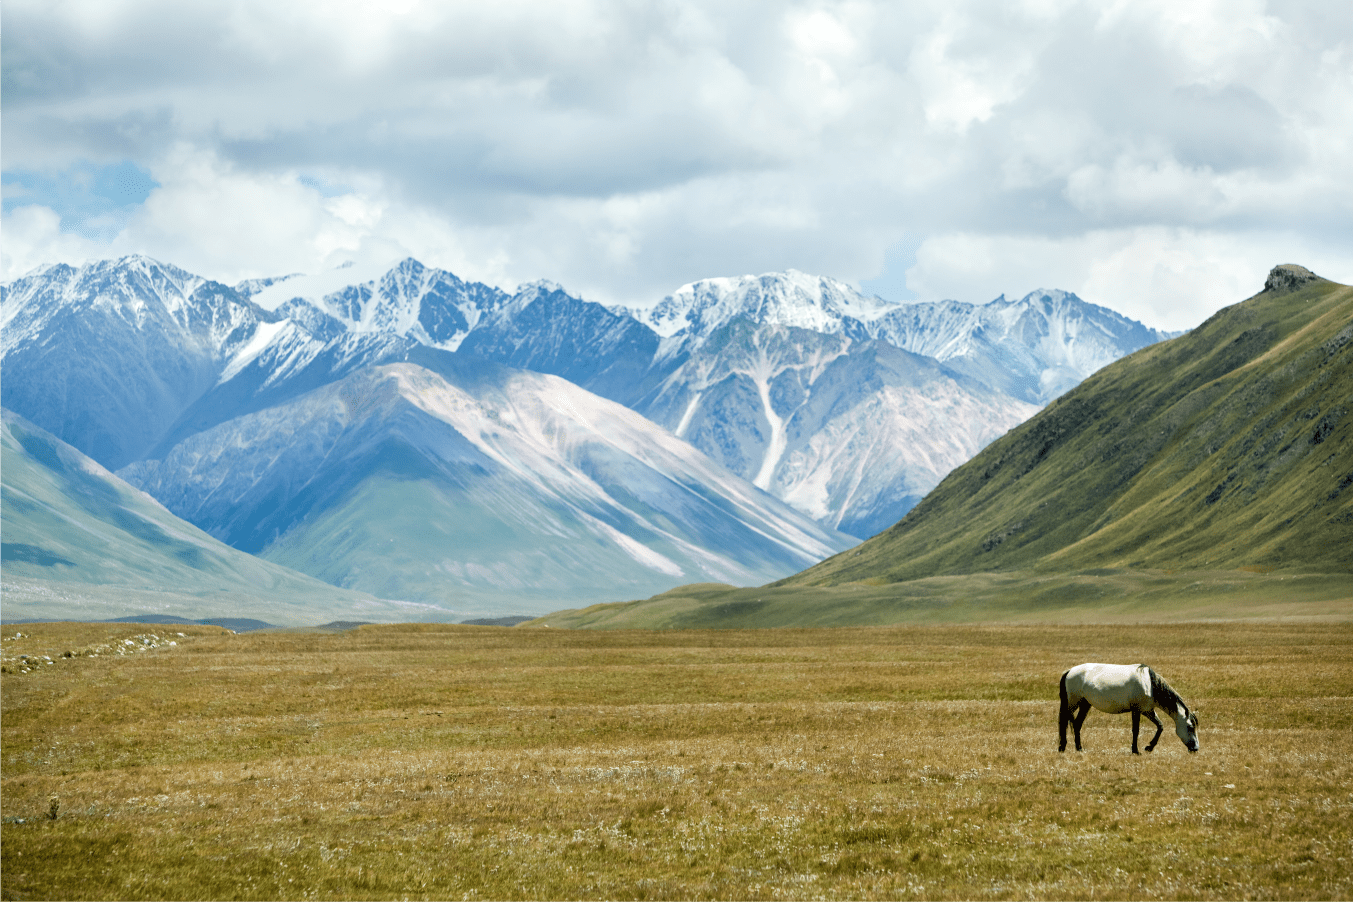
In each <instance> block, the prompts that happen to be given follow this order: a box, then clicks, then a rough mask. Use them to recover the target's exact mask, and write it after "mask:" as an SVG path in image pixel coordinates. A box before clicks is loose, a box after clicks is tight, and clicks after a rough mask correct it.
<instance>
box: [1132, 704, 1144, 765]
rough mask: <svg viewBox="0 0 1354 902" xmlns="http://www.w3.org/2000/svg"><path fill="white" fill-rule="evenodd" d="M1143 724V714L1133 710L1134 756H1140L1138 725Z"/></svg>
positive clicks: (1135, 709)
mask: <svg viewBox="0 0 1354 902" xmlns="http://www.w3.org/2000/svg"><path fill="white" fill-rule="evenodd" d="M1141 723H1142V714H1140V713H1139V712H1138V709H1137V708H1134V709H1133V754H1135V755H1136V754H1138V725H1139V724H1141Z"/></svg>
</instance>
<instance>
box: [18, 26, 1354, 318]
mask: <svg viewBox="0 0 1354 902" xmlns="http://www.w3.org/2000/svg"><path fill="white" fill-rule="evenodd" d="M1351 16H1352V13H1351V4H1350V3H1349V0H1311V2H1291V3H1289V2H1271V3H1266V2H1262V0H1216V2H1209V0H1198V2H1188V3H1182V2H1181V0H1098V2H1064V0H1000V2H966V0H943V2H931V0H912V2H906V3H902V2H884V0H846V2H808V3H796V2H785V0H775V2H739V0H715V2H708V3H706V2H687V0H652V2H638V0H615V2H608V0H595V2H588V0H548V2H525V0H523V2H518V0H495V2H494V3H483V2H445V0H443V2H416V0H380V2H365V0H327V2H324V3H307V2H299V0H289V2H286V3H279V2H277V0H236V2H216V0H194V2H192V3H184V2H182V0H173V2H160V0H5V6H4V19H3V25H4V28H3V32H2V33H0V43H2V45H3V46H2V47H0V65H2V66H3V73H2V75H0V95H2V96H0V170H2V171H3V177H2V180H3V198H4V203H3V220H2V221H0V279H3V280H5V281H9V280H12V279H14V278H17V277H19V276H20V275H22V274H24V273H26V272H28V271H30V270H32V269H33V268H34V267H37V266H39V265H43V264H48V263H55V262H69V263H79V262H83V261H86V260H90V259H98V258H104V257H114V256H120V255H123V254H127V253H144V254H148V255H150V256H152V257H155V258H157V259H160V260H163V261H166V262H170V263H174V264H176V265H178V266H180V267H182V268H184V269H186V270H189V271H190V272H194V273H197V274H200V275H203V276H206V277H209V278H213V279H217V280H219V281H223V282H227V283H234V282H236V281H238V280H240V279H244V278H253V277H260V276H276V275H283V274H288V273H296V272H301V273H322V272H325V271H327V270H331V269H333V268H335V267H338V266H340V265H342V264H344V263H349V262H356V263H360V264H363V265H364V266H365V265H372V264H379V263H380V262H381V261H385V260H392V261H393V260H396V259H399V258H402V257H405V256H414V257H416V258H417V259H419V260H420V261H422V262H423V263H425V264H427V265H430V266H437V267H441V268H444V269H448V270H450V271H452V272H454V273H456V274H457V275H458V276H460V277H462V278H465V279H473V280H476V281H482V282H487V283H490V284H493V285H497V286H499V287H502V288H505V289H508V290H511V289H512V288H514V287H515V286H517V285H518V284H520V283H524V282H529V281H535V280H538V279H549V280H551V281H554V282H557V283H560V284H561V285H563V286H564V287H565V288H566V289H567V290H569V291H570V292H571V293H573V294H575V295H579V296H582V297H584V298H586V299H588V300H595V301H600V302H603V303H620V304H630V305H640V306H642V305H646V304H650V303H654V302H656V301H657V300H659V299H660V298H661V297H663V296H664V295H666V294H669V293H671V292H672V291H674V290H675V289H676V288H677V287H679V286H681V285H683V284H686V283H688V282H692V281H695V280H698V279H702V278H709V277H715V276H737V275H744V274H760V273H764V272H774V271H782V270H787V269H797V270H800V271H802V272H807V273H813V274H816V275H824V276H830V277H832V278H835V279H840V280H842V281H846V282H849V283H852V284H854V285H856V286H858V287H860V288H861V289H862V290H864V291H866V292H867V293H873V294H878V295H880V296H881V297H884V298H887V299H890V300H899V301H907V300H918V301H932V300H940V299H943V298H954V299H958V300H962V301H968V302H973V303H981V302H986V301H989V300H991V299H993V298H995V297H996V296H998V295H1000V294H1003V293H1004V294H1006V295H1008V296H1012V297H1015V296H1021V295H1023V294H1025V293H1026V292H1029V291H1032V290H1034V289H1036V288H1061V289H1064V290H1068V291H1073V292H1075V293H1077V294H1078V295H1080V296H1081V297H1083V298H1084V299H1086V300H1089V301H1093V302H1095V303H1098V304H1103V305H1105V306H1107V307H1111V308H1113V309H1115V310H1118V311H1120V312H1123V313H1125V314H1127V315H1129V316H1132V317H1134V318H1135V319H1139V320H1141V321H1142V322H1144V323H1146V324H1147V325H1150V326H1155V327H1159V328H1166V329H1184V328H1189V327H1191V326H1194V325H1197V324H1198V323H1199V322H1201V321H1202V320H1203V319H1205V318H1206V317H1207V316H1208V315H1210V314H1211V313H1212V312H1214V311H1216V310H1217V309H1219V308H1220V307H1222V306H1225V305H1227V304H1230V303H1235V302H1237V301H1239V300H1242V299H1244V298H1246V297H1248V296H1250V295H1251V294H1253V293H1255V292H1256V291H1258V290H1259V289H1260V287H1261V285H1262V284H1263V281H1264V277H1265V274H1266V273H1267V272H1268V271H1269V269H1270V268H1271V267H1272V266H1274V265H1276V264H1279V263H1290V262H1291V263H1300V264H1302V265H1305V266H1307V267H1308V268H1310V269H1312V270H1313V271H1315V272H1317V273H1318V274H1320V275H1323V276H1326V277H1327V278H1331V279H1335V280H1336V281H1341V282H1345V283H1349V282H1350V281H1351V277H1352V276H1354V251H1352V246H1354V228H1352V226H1351V221H1352V220H1354V204H1352V202H1351V197H1352V196H1354V180H1352V179H1351V172H1352V170H1354V163H1352V162H1351V160H1354V119H1352V118H1351V109H1352V108H1354V92H1352V90H1351V85H1352V82H1354V77H1352V74H1351V73H1352V72H1354V63H1352V62H1351V32H1354V23H1352V21H1351Z"/></svg>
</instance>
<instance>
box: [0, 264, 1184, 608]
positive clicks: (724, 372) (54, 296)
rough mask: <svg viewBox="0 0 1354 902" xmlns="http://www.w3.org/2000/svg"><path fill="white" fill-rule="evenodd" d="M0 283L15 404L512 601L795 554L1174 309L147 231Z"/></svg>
mask: <svg viewBox="0 0 1354 902" xmlns="http://www.w3.org/2000/svg"><path fill="white" fill-rule="evenodd" d="M345 282H346V284H345ZM0 298H2V301H0V361H2V364H3V370H4V379H3V382H2V383H0V392H2V393H3V405H4V407H5V408H7V409H10V410H14V411H16V412H17V413H18V414H20V415H22V416H23V417H26V418H27V419H28V420H30V421H31V422H32V423H33V424H34V425H35V426H36V427H38V428H41V429H45V430H47V431H49V432H51V433H52V434H53V435H54V436H56V437H57V438H59V439H61V440H63V441H66V442H68V443H70V444H71V445H72V446H74V447H75V448H76V449H79V450H80V451H82V452H84V453H86V454H88V455H89V456H90V457H92V458H93V459H94V460H96V461H98V462H99V463H100V464H101V465H103V466H105V467H108V468H110V469H116V470H117V471H118V473H119V475H120V476H121V477H123V478H125V479H127V480H128V481H129V482H131V483H132V484H133V485H135V486H137V487H140V488H142V489H145V490H146V491H148V492H150V493H151V494H152V495H154V496H155V497H156V498H158V499H159V500H160V501H161V502H162V503H164V504H165V505H166V506H167V507H168V508H169V510H170V511H172V512H174V513H175V514H177V515H179V516H181V517H183V518H184V519H186V520H188V521H189V522H191V523H193V524H195V525H197V526H198V527H200V528H202V529H203V530H205V531H206V532H207V533H209V534H211V535H212V536H214V537H216V538H218V539H221V540H222V541H225V542H227V543H228V544H230V545H232V546H233V547H236V548H239V549H243V550H247V551H249V552H251V553H253V554H257V555H260V556H262V557H264V558H266V559H269V560H273V561H275V562H279V563H284V564H286V565H288V566H290V567H294V568H296V569H298V570H300V571H301V572H303V573H307V574H310V575H312V576H315V577H318V578H321V579H324V580H326V581H328V582H331V583H333V584H335V585H340V586H345V587H349V588H353V589H356V590H360V591H364V592H367V593H371V594H374V595H379V596H382V597H390V598H404V599H416V600H422V601H426V602H429V603H435V604H439V605H441V604H447V605H453V606H456V605H465V604H468V603H469V600H470V599H472V598H475V599H481V600H484V599H489V600H491V601H492V602H493V603H492V604H490V605H489V609H488V610H486V609H485V608H484V607H483V606H481V608H480V609H479V611H478V612H488V613H492V612H493V611H502V610H510V609H511V610H535V611H541V610H548V609H552V608H557V607H558V606H559V603H560V602H561V601H564V602H569V601H577V600H579V599H583V598H589V599H605V598H608V597H609V598H618V597H637V596H641V595H643V594H646V593H652V592H654V591H661V590H662V589H663V588H666V587H670V586H673V585H677V584H679V583H682V582H691V581H693V580H719V581H727V582H735V583H741V584H748V583H756V582H764V581H767V580H772V579H776V578H779V577H783V576H786V575H788V574H790V573H793V572H795V571H797V570H800V569H802V568H804V567H806V566H808V565H810V564H812V563H814V562H815V561H817V560H820V559H822V558H823V557H825V556H828V555H830V554H832V553H833V552H836V551H839V550H841V549H843V548H847V547H849V546H851V545H852V544H854V542H855V541H856V539H859V538H864V537H867V536H869V535H872V534H874V533H876V532H878V531H879V530H881V529H884V528H886V527H888V526H890V525H891V524H893V523H894V522H896V521H897V520H898V519H899V518H900V517H901V516H903V515H904V514H906V513H907V511H908V510H909V509H911V507H912V506H913V505H914V504H916V502H917V501H918V500H919V499H920V498H921V497H923V496H924V495H925V494H926V492H927V491H929V490H930V489H931V488H932V487H934V486H935V485H936V484H937V483H938V482H939V481H940V480H941V478H942V477H943V476H944V475H945V474H946V473H947V472H949V471H950V470H951V469H953V467H955V466H957V465H958V464H960V463H962V462H963V461H964V460H967V459H968V458H970V457H972V456H973V454H975V453H977V452H978V451H979V450H980V449H981V448H982V447H984V446H985V445H986V444H987V443H989V442H991V441H992V440H993V439H995V438H997V437H998V436H1000V435H1001V434H1002V433H1004V432H1005V431H1007V430H1008V429H1010V428H1011V427H1013V426H1015V425H1016V424H1018V423H1019V422H1021V421H1023V420H1025V419H1026V418H1028V417H1029V416H1030V415H1031V414H1033V413H1034V412H1035V411H1036V410H1037V409H1038V405H1039V404H1042V403H1044V402H1046V401H1047V400H1048V398H1049V397H1051V396H1052V395H1053V394H1054V393H1056V392H1057V391H1060V390H1061V388H1063V387H1065V385H1066V384H1070V383H1071V382H1074V381H1075V380H1076V379H1079V378H1082V377H1084V376H1085V375H1087V374H1089V372H1091V371H1092V370H1093V369H1094V368H1095V367H1096V366H1098V365H1099V363H1100V361H1102V360H1104V359H1113V357H1114V356H1116V355H1119V356H1121V355H1122V354H1123V353H1127V352H1128V351H1131V350H1133V349H1134V348H1135V347H1138V346H1140V345H1141V344H1144V343H1149V342H1152V341H1157V340H1160V339H1161V338H1163V337H1165V336H1164V335H1162V333H1157V332H1154V331H1152V330H1148V329H1146V328H1145V327H1143V326H1141V325H1140V324H1137V323H1133V322H1132V321H1130V320H1126V319H1124V318H1123V317H1119V316H1118V315H1117V314H1113V313H1112V312H1111V311H1107V310H1104V309H1103V308H1099V307H1095V306H1094V305H1090V304H1087V303H1085V302H1083V301H1080V300H1079V299H1077V298H1075V296H1073V295H1069V294H1065V293H1063V292H1036V293H1034V294H1032V295H1030V296H1028V297H1026V298H1024V299H1022V300H1021V301H1018V302H1007V301H1006V300H1005V299H1004V298H999V299H998V300H997V301H995V302H993V303H992V304H988V305H977V306H974V305H963V304H958V303H957V302H945V303H944V304H940V305H898V304H890V303H887V302H884V301H881V300H880V299H878V298H866V297H864V296H862V295H860V294H859V293H858V292H856V291H854V289H851V288H850V287H849V286H846V285H844V284H842V283H838V282H834V281H832V280H830V279H822V278H815V277H810V276H806V275H804V274H802V273H795V272H790V273H781V274H771V275H766V276H761V277H755V278H754V277H747V278H743V279H725V280H707V281H706V282H700V283H694V284H693V285H690V286H685V287H684V288H682V289H679V290H678V291H677V292H674V293H673V294H672V295H670V296H669V297H667V298H664V299H663V300H662V301H660V302H659V303H658V304H657V305H654V306H652V307H650V308H647V309H639V308H634V309H631V308H607V307H604V306H602V305H599V304H595V303H591V302H587V301H584V300H581V299H579V298H576V297H574V296H572V295H569V294H568V293H567V292H565V291H564V290H563V289H562V288H560V287H559V286H556V285H553V284H551V283H544V282H542V283H533V284H531V285H526V286H523V287H522V288H520V289H518V290H517V291H516V292H515V293H512V294H509V293H507V292H503V291H501V290H499V289H496V288H493V287H491V286H485V285H481V284H477V283H469V282H465V281H462V280H460V279H458V278H457V277H456V276H454V275H453V274H451V273H448V272H445V271H442V270H437V269H432V268H428V267H424V266H423V265H422V264H420V263H418V262H417V261H414V260H405V261H403V262H401V263H399V264H397V265H395V266H393V267H391V268H389V269H387V270H385V271H383V272H379V273H375V274H369V273H357V272H353V273H351V274H346V273H344V272H342V271H340V272H337V273H330V274H325V278H324V279H318V280H317V279H314V278H310V279H308V278H306V277H300V278H279V279H267V280H254V281H250V282H244V283H240V284H239V285H236V286H233V287H232V286H226V285H222V284H219V283H215V282H211V281H210V280H206V279H202V278H200V277H197V276H194V275H192V274H189V273H186V272H184V271H182V270H179V269H177V268H175V267H173V266H169V265H167V264H162V263H159V262H157V261H154V260H150V259H148V258H144V257H128V258H123V259H121V260H110V261H101V262H98V263H93V264H90V265H87V266H84V267H80V268H74V267H69V266H53V267H47V268H44V269H42V270H39V271H37V272H35V273H32V274H30V275H29V276H26V277H24V278H23V279H20V280H17V281H16V282H13V283H10V284H7V285H4V286H0ZM909 345H910V347H909ZM923 352H925V353H923ZM434 397H436V398H437V399H439V400H438V401H437V402H436V403H434V402H432V401H430V400H429V399H430V398H434ZM815 521H816V522H815ZM853 537H854V538H853Z"/></svg>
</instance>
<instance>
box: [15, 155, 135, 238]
mask: <svg viewBox="0 0 1354 902" xmlns="http://www.w3.org/2000/svg"><path fill="white" fill-rule="evenodd" d="M0 184H2V185H3V188H4V210H5V212H6V213H9V212H10V211H12V210H14V209H15V208H17V207H25V206H29V205H31V204H37V205H40V206H44V207H50V208H51V209H52V210H54V211H55V212H56V214H57V215H58V216H60V217H61V231H63V232H74V233H76V234H78V235H83V236H84V237H86V238H93V239H99V240H103V241H108V240H110V239H112V238H113V237H114V236H115V235H117V234H118V233H119V232H121V231H122V229H123V228H124V227H125V226H126V224H127V220H129V219H130V218H131V216H132V214H133V213H134V212H135V211H136V209H137V208H138V207H140V206H141V205H142V204H144V203H145V202H146V198H148V197H150V193H151V191H153V190H154V189H156V188H158V187H160V183H159V182H157V181H155V179H153V178H152V177H151V174H150V172H149V171H148V170H146V169H142V168H141V167H140V166H137V165H136V164H135V163H132V162H131V161H129V160H123V161H122V162H120V163H111V164H108V165H104V166H100V165H97V164H95V163H91V162H88V161H81V162H79V163H76V164H75V165H73V166H71V167H70V168H68V169H66V170H65V171H63V172H58V173H55V174H48V173H44V172H32V171H27V170H14V171H11V172H4V173H0Z"/></svg>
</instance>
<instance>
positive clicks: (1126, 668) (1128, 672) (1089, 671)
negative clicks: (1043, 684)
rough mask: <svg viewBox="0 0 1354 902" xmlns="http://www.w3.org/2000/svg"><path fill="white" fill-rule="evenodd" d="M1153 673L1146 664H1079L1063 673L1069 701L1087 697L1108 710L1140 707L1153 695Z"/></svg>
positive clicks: (1094, 703)
mask: <svg viewBox="0 0 1354 902" xmlns="http://www.w3.org/2000/svg"><path fill="white" fill-rule="evenodd" d="M1151 673H1152V671H1151V669H1150V668H1148V666H1147V665H1146V664H1096V663H1087V664H1078V665H1077V666H1076V667H1073V668H1072V669H1071V670H1069V671H1067V673H1066V674H1064V676H1063V679H1064V681H1065V685H1066V687H1067V698H1068V703H1069V704H1072V705H1075V704H1077V703H1078V702H1079V701H1081V700H1082V699H1085V700H1086V701H1088V702H1090V703H1091V704H1092V705H1093V706H1094V707H1096V708H1099V709H1100V710H1101V711H1104V712H1106V713H1107V714H1121V713H1123V712H1125V711H1130V710H1133V709H1141V708H1142V707H1143V703H1144V701H1147V702H1149V703H1150V700H1151V698H1152V680H1151ZM1149 707H1150V704H1149Z"/></svg>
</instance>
